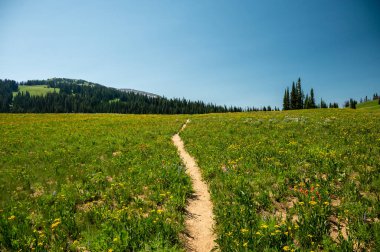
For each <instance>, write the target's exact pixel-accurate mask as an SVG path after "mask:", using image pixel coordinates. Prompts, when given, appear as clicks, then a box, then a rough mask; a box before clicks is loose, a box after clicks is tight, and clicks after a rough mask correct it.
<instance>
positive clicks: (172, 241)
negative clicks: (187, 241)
mask: <svg viewBox="0 0 380 252" xmlns="http://www.w3.org/2000/svg"><path fill="white" fill-rule="evenodd" d="M184 120H185V117H182V116H153V115H152V116H133V115H101V114H100V115H84V114H74V115H53V114H35V115H23V114H17V115H16V114H0V131H1V132H2V135H1V139H0V191H1V195H0V250H1V251H18V250H22V251H29V250H31V248H33V249H35V251H84V250H86V249H87V250H90V251H107V250H110V249H113V250H114V251H139V250H162V251H173V250H175V251H181V250H183V247H184V246H183V244H182V242H181V241H180V239H179V233H180V232H182V231H183V229H184V227H183V220H184V207H185V202H186V199H187V197H188V196H189V194H190V192H191V184H190V179H189V178H188V177H187V175H186V174H185V172H184V168H183V167H182V165H181V161H180V159H179V157H178V155H177V151H176V149H175V147H174V146H173V145H172V143H171V136H172V135H173V134H174V133H175V132H176V131H178V130H179V128H180V127H181V124H182V123H183V122H184Z"/></svg>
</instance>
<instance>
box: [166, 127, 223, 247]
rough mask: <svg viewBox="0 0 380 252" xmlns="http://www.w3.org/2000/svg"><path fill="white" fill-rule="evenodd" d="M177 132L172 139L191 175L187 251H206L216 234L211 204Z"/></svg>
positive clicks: (197, 171)
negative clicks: (191, 189) (191, 190)
mask: <svg viewBox="0 0 380 252" xmlns="http://www.w3.org/2000/svg"><path fill="white" fill-rule="evenodd" d="M189 122H190V121H189V120H187V121H186V123H185V124H184V125H183V126H182V128H181V130H180V132H181V131H182V130H184V129H185V128H186V125H187V123H189ZM180 132H179V133H180ZM179 133H177V134H175V135H174V136H173V138H172V140H173V143H174V145H175V146H176V147H177V149H178V153H179V155H180V157H181V159H182V161H183V163H184V164H185V166H186V172H187V173H188V174H189V176H190V177H191V180H192V184H193V190H194V195H193V196H194V197H192V198H191V199H190V200H189V204H188V206H187V208H186V210H187V212H188V217H187V219H186V229H187V232H188V237H186V243H187V248H188V251H197V252H206V251H207V252H208V251H211V250H212V249H213V248H215V247H216V243H215V242H214V240H215V239H216V236H215V234H214V232H213V228H214V225H215V223H214V215H213V213H212V208H213V205H212V203H211V200H210V193H209V192H208V187H207V184H206V183H205V182H204V181H203V180H202V176H201V172H200V170H199V167H198V165H197V163H196V162H195V160H194V158H193V157H192V156H190V154H189V153H188V152H187V151H186V150H185V146H184V143H183V141H182V139H181V137H180V136H179Z"/></svg>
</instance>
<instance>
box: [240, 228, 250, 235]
mask: <svg viewBox="0 0 380 252" xmlns="http://www.w3.org/2000/svg"><path fill="white" fill-rule="evenodd" d="M248 231H249V230H248V229H245V228H242V229H241V230H240V232H242V233H243V234H244V233H247V232H248Z"/></svg>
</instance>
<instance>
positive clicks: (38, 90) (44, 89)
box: [13, 85, 59, 96]
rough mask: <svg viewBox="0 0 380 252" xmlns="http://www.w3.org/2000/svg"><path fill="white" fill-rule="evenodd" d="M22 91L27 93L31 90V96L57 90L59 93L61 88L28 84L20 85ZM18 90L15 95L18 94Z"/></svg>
mask: <svg viewBox="0 0 380 252" xmlns="http://www.w3.org/2000/svg"><path fill="white" fill-rule="evenodd" d="M18 92H20V93H26V92H29V94H30V95H31V96H39V95H42V96H44V95H46V94H47V93H53V92H57V93H59V88H51V87H48V86H47V85H34V86H26V85H19V91H18ZM18 92H13V96H16V95H17V93H18Z"/></svg>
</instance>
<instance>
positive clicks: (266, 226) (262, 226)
mask: <svg viewBox="0 0 380 252" xmlns="http://www.w3.org/2000/svg"><path fill="white" fill-rule="evenodd" d="M260 227H261V228H268V225H265V224H261V226H260Z"/></svg>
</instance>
